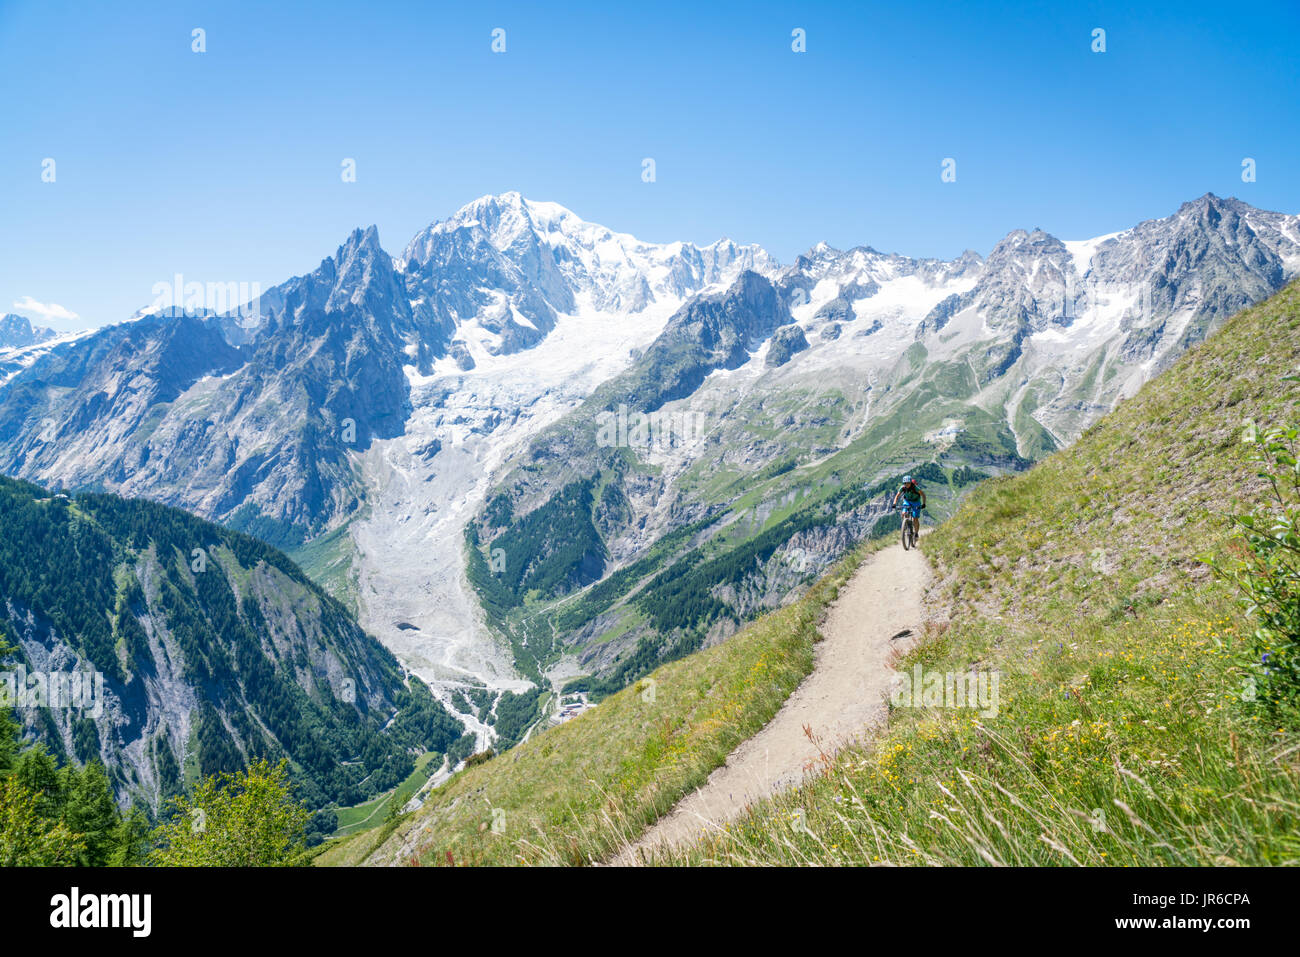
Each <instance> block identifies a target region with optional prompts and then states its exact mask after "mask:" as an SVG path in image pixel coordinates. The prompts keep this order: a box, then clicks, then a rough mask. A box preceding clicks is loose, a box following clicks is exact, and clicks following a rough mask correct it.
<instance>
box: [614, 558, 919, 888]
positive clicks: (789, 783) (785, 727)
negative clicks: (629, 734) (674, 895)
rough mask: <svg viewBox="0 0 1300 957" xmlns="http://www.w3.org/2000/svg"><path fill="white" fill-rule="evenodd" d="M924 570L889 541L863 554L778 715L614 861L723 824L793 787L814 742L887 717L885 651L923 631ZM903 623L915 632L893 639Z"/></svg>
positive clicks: (828, 745) (852, 735)
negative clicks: (803, 672)
mask: <svg viewBox="0 0 1300 957" xmlns="http://www.w3.org/2000/svg"><path fill="white" fill-rule="evenodd" d="M929 577H930V569H929V565H927V563H926V561H925V559H924V558H922V557H921V553H920V552H919V551H916V550H915V549H913V550H912V551H907V552H905V551H903V547H902V545H893V546H891V547H889V548H886V549H884V550H883V551H880V552H877V553H876V554H875V555H874V556H872V557H870V558H868V559H867V561H865V562H864V563H863V564H862V566H861V567H860V568H859V569H858V571H857V573H856V574H854V576H853V578H852V579H850V580H849V582H848V583H847V584H846V585H845V586H844V587H843V588H842V589H841V590H840V595H839V598H838V599H837V600H836V601H835V603H834V604H833V605H832V606H831V608H830V611H829V614H828V615H827V616H826V620H825V621H824V622H823V623H822V626H821V632H822V640H821V641H820V642H818V643H817V648H816V658H815V661H814V664H813V670H812V673H811V674H810V675H809V676H808V677H807V678H805V679H804V680H803V683H802V684H800V685H799V687H798V688H796V689H795V691H794V694H792V695H790V697H789V698H788V699H787V700H786V703H785V704H784V705H783V706H782V708H781V710H780V711H778V712H777V714H776V717H774V718H773V719H772V720H771V721H770V722H769V723H768V724H767V726H766V727H764V728H763V730H761V731H760V732H758V734H756V735H754V736H753V737H752V738H750V739H748V740H747V741H744V742H742V743H741V744H740V745H739V747H737V748H736V750H734V751H733V752H731V754H730V755H728V757H727V762H726V764H724V765H722V766H721V767H719V768H718V769H717V770H715V771H714V772H713V773H712V774H711V775H710V776H709V779H708V780H707V781H706V782H705V783H704V785H703V786H702V787H700V788H699V789H698V790H696V791H695V792H693V793H692V794H688V795H687V796H686V797H685V798H683V799H682V800H681V801H679V802H678V803H677V806H676V807H674V808H673V810H672V811H671V812H670V813H669V814H667V815H666V816H665V817H663V818H661V819H660V820H659V821H658V822H657V823H656V824H655V825H654V826H653V827H651V828H650V829H649V830H648V831H646V833H645V834H644V835H643V836H642V837H641V839H640V840H639V841H637V842H636V844H634V845H632V846H631V847H629V848H628V849H627V850H625V851H624V852H623V853H622V854H621V855H619V856H618V858H616V859H615V860H614V861H613V863H615V864H634V863H636V862H637V860H638V858H639V857H640V856H641V854H642V853H643V852H645V851H648V850H649V849H651V848H654V847H657V846H662V845H664V844H669V845H674V846H676V845H679V844H681V843H683V842H685V841H688V840H690V839H691V838H693V837H695V836H697V835H698V834H700V833H701V832H702V831H705V830H709V829H716V828H719V827H721V826H722V824H723V823H725V822H726V821H729V820H731V819H733V818H735V817H737V816H738V815H739V814H740V813H741V812H742V811H743V810H744V809H745V808H746V807H747V806H748V805H749V804H752V803H754V802H755V801H758V800H761V799H762V798H765V797H767V796H769V795H771V794H775V793H777V792H779V791H783V790H785V789H786V788H789V787H793V786H794V785H796V784H798V783H799V782H800V781H801V780H802V779H803V776H804V774H805V773H806V771H807V770H808V769H809V768H811V767H812V766H813V765H814V764H815V763H816V761H817V759H818V757H819V751H818V745H820V747H821V750H823V751H825V752H827V753H832V752H834V751H836V750H838V749H839V748H842V747H843V746H844V745H846V744H849V743H851V742H852V741H853V740H855V739H857V738H859V737H861V736H862V734H863V732H865V731H869V730H870V729H871V728H873V727H874V726H876V725H877V724H879V723H880V722H881V721H883V720H884V717H885V714H886V708H885V701H886V696H887V692H888V689H889V679H890V676H891V675H892V674H893V672H892V670H891V669H890V667H889V659H890V655H891V654H892V653H893V652H894V651H895V650H901V649H904V648H907V647H909V646H910V644H911V642H912V641H913V640H915V638H916V636H917V635H918V634H919V632H920V628H921V622H922V619H923V617H924V612H923V611H922V607H921V596H922V593H923V591H924V588H925V585H926V583H927V582H928V581H929ZM904 630H910V632H911V634H909V635H906V636H903V637H898V635H899V632H902V631H904ZM805 727H809V728H811V729H812V732H813V735H814V736H815V737H816V739H817V744H814V743H813V741H811V740H809V738H808V735H807V733H806V732H805V730H804V728H805Z"/></svg>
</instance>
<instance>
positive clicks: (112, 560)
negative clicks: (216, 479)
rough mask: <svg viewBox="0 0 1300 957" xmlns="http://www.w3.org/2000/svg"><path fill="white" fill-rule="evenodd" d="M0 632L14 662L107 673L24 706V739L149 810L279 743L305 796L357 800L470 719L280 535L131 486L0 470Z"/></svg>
mask: <svg viewBox="0 0 1300 957" xmlns="http://www.w3.org/2000/svg"><path fill="white" fill-rule="evenodd" d="M3 646H8V648H11V649H12V652H11V653H9V654H8V655H7V656H5V655H0V659H4V660H3V661H0V664H3V666H4V668H6V669H8V670H10V671H13V670H15V669H18V668H20V667H21V668H23V669H25V670H26V673H27V674H35V673H46V672H49V673H53V672H58V673H67V672H72V671H74V670H75V671H81V672H88V671H97V672H99V673H101V674H102V676H103V686H102V692H101V693H100V694H99V696H98V699H97V702H96V707H95V708H81V707H76V708H67V707H47V706H44V704H43V703H41V702H37V703H36V704H34V705H32V706H23V707H20V708H18V709H17V711H16V714H17V716H18V718H19V720H20V721H21V722H22V723H23V725H24V732H25V737H26V738H27V739H28V740H29V741H35V742H38V743H39V744H41V745H42V746H44V747H45V748H46V749H47V750H48V751H49V752H50V753H51V754H52V755H53V756H54V757H55V758H57V759H58V760H59V761H60V762H61V763H65V764H66V763H74V764H77V765H83V764H86V763H87V762H91V761H100V762H102V763H103V765H104V766H105V768H106V770H107V775H108V778H109V780H110V782H111V784H112V786H113V789H114V791H115V792H116V795H117V797H118V799H119V800H120V801H123V802H125V801H126V800H128V799H130V800H134V801H136V802H139V803H140V804H142V805H143V806H146V807H148V808H149V809H150V810H151V811H156V810H158V809H159V808H160V807H161V806H162V805H163V804H164V803H165V802H166V801H167V800H168V799H169V798H170V797H172V796H174V795H176V794H178V793H181V792H183V791H184V790H185V789H186V788H187V787H188V786H190V785H192V784H193V783H194V782H195V781H196V780H198V778H200V777H207V776H210V775H213V774H218V773H221V772H233V771H238V770H240V769H243V768H245V767H246V766H247V765H248V764H250V763H251V762H253V761H255V760H258V759H267V760H270V761H271V762H273V763H274V762H276V761H278V760H280V759H281V758H286V759H288V761H289V762H290V773H291V777H292V781H293V784H294V785H295V788H296V791H297V794H298V796H299V798H300V799H302V800H303V801H304V802H305V803H306V804H307V805H308V806H310V807H312V808H321V807H325V806H327V805H331V804H337V805H340V806H347V805H352V804H357V803H359V802H361V801H364V800H366V799H367V798H369V797H371V796H372V795H375V794H378V793H381V792H383V791H386V790H388V789H390V788H392V787H394V786H396V785H398V784H400V783H401V782H402V781H404V780H405V779H406V778H408V776H409V775H410V774H411V773H412V771H413V770H414V767H415V757H416V756H417V755H419V754H421V753H422V752H430V751H437V752H439V753H441V752H444V751H446V750H447V748H448V747H450V746H451V744H452V743H453V742H454V741H455V740H456V739H457V738H459V737H460V736H461V735H462V734H463V731H464V729H463V727H462V725H461V723H460V722H459V721H457V720H456V719H455V718H453V717H452V716H451V715H450V714H448V713H447V712H446V710H445V709H444V708H443V707H442V706H441V705H440V704H439V703H438V702H437V701H436V700H435V699H434V698H433V696H432V694H431V693H430V692H429V690H428V689H427V688H425V687H424V686H423V685H422V684H420V683H419V682H417V681H409V682H408V680H407V679H406V677H405V675H404V674H403V673H402V670H401V668H400V666H399V665H398V663H397V660H396V659H395V658H394V657H393V656H392V654H391V653H389V652H388V651H387V650H386V649H385V648H384V647H383V646H382V645H380V644H379V642H378V641H376V640H375V639H374V638H372V637H371V636H370V635H368V634H366V632H364V631H363V630H362V629H361V628H360V626H358V625H357V623H356V622H355V620H353V618H352V616H351V615H350V614H349V612H348V611H347V609H346V608H345V607H344V606H343V605H342V604H340V603H339V602H338V601H336V600H335V599H333V598H331V597H330V596H329V595H327V594H326V593H325V592H324V591H323V590H322V589H321V588H320V587H319V586H317V585H316V584H314V583H313V582H312V581H311V580H310V579H309V578H308V577H307V576H306V575H305V574H304V573H303V572H302V571H301V570H300V569H299V568H298V567H297V566H296V565H294V563H293V562H292V561H290V560H289V559H288V558H287V557H286V556H285V555H284V554H283V553H281V552H279V551H277V550H276V549H274V548H272V547H271V546H269V545H266V544H264V543H262V542H260V541H258V540H257V539H254V538H251V537H249V536H247V535H244V534H241V533H239V532H235V531H232V530H230V529H227V528H223V527H221V526H218V525H214V524H212V523H210V522H206V521H203V520H202V519H199V518H197V517H195V516H193V515H190V514H189V513H187V512H183V511H181V510H179V509H174V508H168V507H166V506H163V505H159V504H156V503H153V502H148V501H144V500H139V499H125V498H120V497H118V496H115V495H98V494H80V495H76V496H75V497H72V498H69V497H67V496H65V495H51V494H50V493H48V492H46V491H45V490H43V489H41V488H39V487H37V486H35V485H31V484H28V483H26V482H19V481H15V480H13V479H8V478H0V647H3ZM10 680H13V677H12V676H11V678H10Z"/></svg>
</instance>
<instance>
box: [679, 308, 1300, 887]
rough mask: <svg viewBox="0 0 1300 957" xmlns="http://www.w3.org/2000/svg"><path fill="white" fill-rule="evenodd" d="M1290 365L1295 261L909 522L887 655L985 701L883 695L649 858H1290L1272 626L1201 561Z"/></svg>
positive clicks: (1251, 477) (1292, 842)
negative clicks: (839, 748)
mask: <svg viewBox="0 0 1300 957" xmlns="http://www.w3.org/2000/svg"><path fill="white" fill-rule="evenodd" d="M1298 364H1300V286H1297V285H1296V284H1293V285H1291V286H1290V287H1288V288H1287V289H1285V290H1283V291H1282V292H1280V293H1278V294H1277V295H1276V296H1274V297H1273V298H1272V299H1270V300H1268V301H1266V302H1264V303H1262V304H1260V305H1258V306H1256V307H1254V308H1252V309H1249V310H1246V311H1245V312H1243V313H1241V314H1239V315H1238V316H1236V317H1235V318H1233V319H1232V320H1231V321H1229V322H1228V323H1227V324H1226V325H1225V326H1224V327H1223V329H1222V330H1221V331H1220V332H1219V333H1218V334H1217V335H1215V336H1214V337H1213V338H1211V339H1210V340H1209V341H1208V342H1207V343H1205V344H1203V345H1201V346H1199V347H1198V348H1196V349H1194V350H1192V351H1191V352H1189V353H1188V354H1187V355H1186V356H1184V357H1183V358H1182V359H1181V360H1180V361H1179V362H1178V363H1177V364H1176V365H1175V366H1174V367H1173V368H1172V369H1171V370H1169V371H1168V372H1167V373H1165V374H1164V375H1162V376H1160V377H1158V378H1157V379H1155V380H1153V381H1152V382H1150V383H1148V384H1147V385H1146V386H1145V387H1144V388H1143V389H1142V390H1141V391H1140V393H1139V394H1138V395H1137V396H1135V397H1133V398H1131V399H1129V400H1127V401H1125V402H1123V403H1122V404H1121V405H1120V407H1119V408H1118V409H1117V410H1116V411H1115V412H1113V413H1112V414H1110V415H1108V416H1106V417H1105V418H1104V419H1103V420H1101V421H1100V422H1098V423H1097V424H1096V425H1094V426H1093V427H1092V428H1091V429H1089V430H1088V431H1087V432H1086V433H1085V434H1084V435H1083V437H1082V438H1081V439H1080V440H1079V441H1078V443H1077V444H1075V445H1074V446H1073V447H1071V448H1069V449H1067V450H1065V451H1063V452H1059V453H1057V454H1055V455H1053V456H1051V457H1049V458H1048V459H1046V460H1045V461H1043V462H1042V463H1040V464H1039V465H1037V466H1036V467H1035V468H1033V469H1032V470H1030V471H1028V472H1027V473H1024V474H1022V475H1018V476H1015V477H1012V478H1004V479H997V480H993V481H990V482H987V483H985V484H983V485H982V486H980V487H979V488H978V489H977V490H976V491H975V492H974V493H973V494H972V495H971V496H970V497H969V499H968V500H967V501H966V502H965V503H964V505H963V506H962V508H961V509H960V511H959V512H958V514H957V515H956V516H955V517H954V518H953V519H952V520H951V521H949V522H948V523H946V524H945V525H944V526H942V527H941V528H939V529H938V530H937V531H936V532H935V533H934V534H933V535H931V536H929V537H928V538H927V540H926V541H925V544H924V549H925V552H926V554H927V555H928V556H929V558H930V560H931V562H932V563H933V564H934V566H935V569H936V572H937V575H938V583H937V584H936V586H935V587H934V589H933V592H932V594H931V596H930V598H931V601H932V604H933V608H934V612H935V615H936V621H935V622H933V623H932V624H931V625H930V626H929V627H928V629H927V635H926V638H925V640H924V642H923V643H922V644H921V645H920V646H919V647H918V648H917V649H916V650H915V651H914V652H912V653H911V654H910V655H908V656H907V657H906V658H904V659H903V660H902V661H901V662H900V663H899V669H900V671H907V672H910V671H911V669H913V668H914V667H915V666H916V665H918V664H919V665H921V666H922V667H923V668H924V669H932V670H935V671H939V672H955V673H959V674H960V673H963V672H966V671H968V670H969V669H972V668H974V669H978V670H981V671H989V670H996V671H997V672H999V674H1000V695H999V698H1000V703H999V707H998V709H997V712H996V714H995V715H993V716H989V717H986V716H984V715H982V714H981V713H979V712H977V711H975V710H971V709H960V708H951V707H950V708H940V707H896V708H894V709H893V710H892V715H891V721H890V726H889V728H888V730H887V731H886V732H884V733H882V734H881V735H880V736H879V737H878V738H877V739H876V740H875V741H874V743H873V744H872V745H871V746H869V747H863V748H857V749H852V750H848V751H845V752H842V753H841V754H840V755H838V756H837V757H836V758H835V759H834V760H833V761H832V762H830V763H829V764H828V765H827V767H826V768H825V769H824V773H823V774H822V775H820V776H819V777H818V779H816V780H815V781H814V782H812V783H810V784H807V785H806V786H804V787H803V788H801V789H800V790H798V791H796V792H792V793H790V794H788V795H785V796H782V797H779V798H777V799H775V800H771V801H768V802H765V803H764V804H763V805H761V806H760V807H758V808H756V809H754V810H753V812H752V813H751V814H750V815H749V816H748V817H747V818H745V819H744V820H743V821H741V822H738V823H737V824H736V825H734V826H733V827H731V828H729V829H728V832H727V834H726V835H725V836H722V837H717V838H712V839H709V840H707V841H705V842H703V843H701V844H699V845H698V846H695V847H692V848H689V849H687V850H684V851H683V852H681V853H675V854H672V855H670V856H669V858H668V860H669V861H671V862H673V863H693V864H701V863H720V864H792V863H818V864H864V863H895V864H954V863H955V864H984V863H987V864H1036V865H1045V864H1071V863H1079V864H1087V865H1105V864H1116V865H1135V864H1200V865H1205V864H1214V865H1222V864H1280V863H1296V862H1297V860H1300V826H1298V825H1300V821H1298V820H1297V810H1298V809H1300V786H1298V785H1300V766H1298V755H1300V750H1298V749H1297V747H1296V744H1297V730H1298V729H1297V725H1296V722H1295V720H1294V714H1295V712H1294V710H1292V711H1290V712H1287V711H1286V710H1285V709H1284V708H1279V707H1273V706H1271V705H1270V702H1269V700H1268V698H1269V697H1270V696H1269V695H1267V694H1264V693H1262V689H1263V688H1266V687H1268V684H1267V682H1268V681H1270V680H1272V681H1275V682H1276V681H1277V680H1278V676H1279V674H1281V673H1282V672H1281V670H1280V669H1282V668H1283V667H1284V665H1285V664H1286V659H1285V658H1283V665H1278V667H1276V668H1274V667H1272V666H1273V665H1276V664H1278V660H1279V657H1281V655H1282V654H1284V653H1285V651H1286V647H1281V646H1276V645H1274V646H1272V647H1270V648H1269V649H1268V650H1266V651H1264V652H1263V653H1262V654H1261V651H1260V639H1259V638H1257V637H1255V632H1256V628H1257V625H1258V622H1257V620H1256V619H1255V618H1247V617H1245V614H1244V610H1243V608H1242V606H1241V604H1240V602H1239V600H1238V598H1239V593H1238V591H1237V590H1236V589H1235V588H1234V586H1233V585H1232V584H1231V583H1230V582H1229V581H1228V580H1226V579H1225V578H1224V577H1223V576H1220V575H1219V574H1217V573H1215V572H1214V571H1212V570H1211V567H1210V566H1209V565H1207V564H1206V563H1205V561H1203V560H1202V558H1207V559H1211V560H1212V561H1217V562H1218V563H1219V564H1220V565H1222V566H1223V567H1224V568H1225V569H1230V568H1231V567H1233V566H1234V562H1235V561H1237V560H1238V559H1239V558H1240V557H1241V556H1243V555H1244V554H1245V549H1244V547H1243V543H1242V541H1241V539H1240V528H1239V526H1234V525H1233V523H1232V522H1231V521H1230V517H1229V516H1230V515H1231V514H1234V513H1249V512H1251V511H1252V510H1255V509H1264V510H1268V508H1269V502H1270V499H1271V497H1272V496H1273V488H1274V485H1273V483H1272V482H1271V481H1270V480H1267V479H1265V478H1262V477H1260V475H1259V474H1258V473H1260V471H1261V468H1260V466H1259V465H1258V464H1257V463H1256V462H1255V461H1253V459H1254V458H1255V457H1256V456H1257V455H1258V454H1259V452H1260V445H1259V443H1258V442H1245V441H1243V436H1244V437H1245V438H1247V439H1249V438H1251V435H1252V430H1250V429H1248V428H1244V423H1245V422H1246V420H1248V419H1249V420H1254V421H1255V422H1257V423H1259V425H1260V426H1261V428H1262V427H1266V426H1269V425H1282V424H1286V423H1291V422H1295V421H1296V418H1297V408H1296V405H1297V400H1298V399H1300V389H1298V388H1297V384H1296V380H1295V379H1294V374H1295V372H1296V370H1297V366H1298ZM1282 445H1283V446H1289V447H1290V451H1286V450H1285V449H1284V450H1283V451H1282V452H1281V456H1282V463H1281V466H1280V467H1278V466H1275V467H1274V468H1273V469H1272V470H1271V471H1272V472H1273V473H1274V474H1275V475H1277V476H1278V477H1279V484H1278V485H1277V487H1278V488H1279V489H1281V490H1282V494H1283V499H1284V500H1287V499H1288V498H1289V502H1290V507H1291V508H1293V507H1294V503H1295V500H1296V488H1297V486H1296V483H1295V470H1294V467H1293V463H1294V461H1295V460H1294V458H1293V457H1291V458H1288V456H1291V455H1293V452H1294V445H1295V443H1294V438H1292V439H1291V440H1289V442H1288V441H1283V442H1282ZM1266 471H1267V470H1266ZM1273 510H1274V511H1277V512H1279V514H1282V515H1283V518H1284V520H1285V521H1289V520H1290V519H1294V517H1295V513H1294V511H1291V513H1290V519H1286V518H1285V513H1284V512H1283V511H1282V508H1281V506H1276V507H1275V508H1274V509H1273ZM1273 521H1276V519H1269V521H1268V522H1263V521H1261V522H1259V523H1258V524H1259V526H1260V527H1265V526H1266V525H1268V524H1271V523H1272V522H1273ZM1279 527H1281V526H1279ZM1278 534H1279V535H1280V534H1283V533H1282V532H1279V533H1278ZM1286 534H1290V533H1289V532H1288V533H1286ZM1265 551H1266V553H1268V554H1274V555H1275V554H1276V553H1277V551H1278V550H1277V549H1276V548H1273V549H1272V550H1269V549H1265ZM1292 574H1294V567H1293V566H1292ZM1284 597H1285V596H1284ZM1287 600H1288V601H1289V605H1288V606H1287V607H1286V608H1285V609H1284V611H1286V612H1287V613H1289V615H1290V616H1291V618H1292V620H1293V619H1294V615H1295V613H1296V604H1295V598H1294V594H1293V593H1292V594H1291V597H1290V598H1289V599H1287ZM1270 640H1271V639H1270ZM1290 641H1291V642H1292V643H1293V642H1294V641H1295V635H1294V633H1292V634H1291V636H1290ZM1270 655H1271V663H1270ZM1291 664H1293V661H1292V662H1291ZM1270 668H1271V671H1270V670H1268V669H1270ZM1292 674H1294V672H1292ZM1288 714H1289V715H1290V717H1288Z"/></svg>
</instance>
